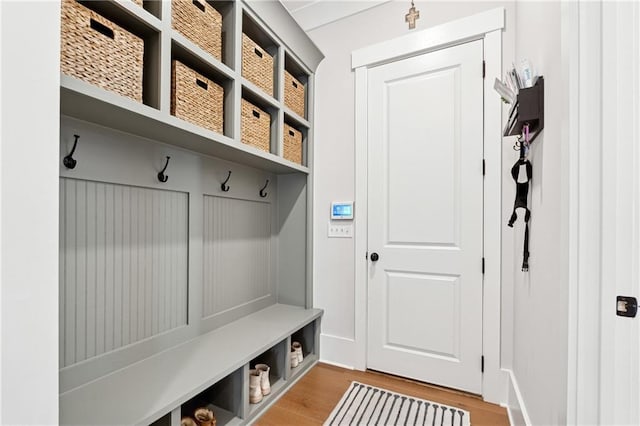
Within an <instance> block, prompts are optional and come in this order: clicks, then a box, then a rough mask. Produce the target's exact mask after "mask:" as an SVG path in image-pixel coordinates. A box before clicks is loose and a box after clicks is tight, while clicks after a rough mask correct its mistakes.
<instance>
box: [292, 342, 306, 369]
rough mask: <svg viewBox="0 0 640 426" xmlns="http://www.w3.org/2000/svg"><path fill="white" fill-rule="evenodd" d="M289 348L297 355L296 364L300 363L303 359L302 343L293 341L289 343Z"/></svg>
mask: <svg viewBox="0 0 640 426" xmlns="http://www.w3.org/2000/svg"><path fill="white" fill-rule="evenodd" d="M291 349H293V350H294V351H295V352H296V355H297V356H298V364H300V363H302V360H303V359H304V357H303V355H302V345H301V344H300V343H298V342H293V343H292V344H291Z"/></svg>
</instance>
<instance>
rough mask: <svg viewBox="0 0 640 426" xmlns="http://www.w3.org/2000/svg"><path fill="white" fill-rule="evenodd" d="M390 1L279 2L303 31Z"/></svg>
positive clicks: (332, 0) (319, 0)
mask: <svg viewBox="0 0 640 426" xmlns="http://www.w3.org/2000/svg"><path fill="white" fill-rule="evenodd" d="M388 1H390V0H342V1H336V0H312V1H301V0H280V2H281V3H282V4H283V5H284V7H286V8H287V9H288V10H289V12H290V13H291V15H292V16H293V17H294V18H295V20H296V21H298V24H299V25H300V26H301V27H302V29H303V30H305V31H310V30H312V29H314V28H318V27H320V26H322V25H326V24H329V23H331V22H335V21H337V20H339V19H342V18H346V17H347V16H351V15H355V14H356V13H359V12H362V11H363V10H367V9H370V8H372V7H375V6H378V5H380V4H382V3H387V2H388Z"/></svg>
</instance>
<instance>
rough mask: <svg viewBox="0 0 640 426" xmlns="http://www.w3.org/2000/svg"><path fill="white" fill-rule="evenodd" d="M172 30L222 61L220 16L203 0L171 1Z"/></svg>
mask: <svg viewBox="0 0 640 426" xmlns="http://www.w3.org/2000/svg"><path fill="white" fill-rule="evenodd" d="M171 22H172V25H173V28H174V29H175V30H176V31H178V32H179V33H181V34H182V35H183V36H185V37H186V38H188V39H189V40H191V41H192V42H194V43H195V44H196V45H198V46H199V47H201V48H202V49H203V50H205V51H207V52H209V53H210V54H211V55H213V57H214V58H216V59H218V60H219V61H221V60H222V15H221V14H220V12H218V11H217V10H216V9H215V8H214V7H213V6H211V5H210V4H209V3H208V2H207V1H205V0H172V1H171Z"/></svg>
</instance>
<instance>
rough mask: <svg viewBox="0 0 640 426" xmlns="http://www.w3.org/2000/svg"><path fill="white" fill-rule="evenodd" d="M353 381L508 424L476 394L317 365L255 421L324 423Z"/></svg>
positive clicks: (476, 419) (480, 421)
mask: <svg viewBox="0 0 640 426" xmlns="http://www.w3.org/2000/svg"><path fill="white" fill-rule="evenodd" d="M352 381H357V382H360V383H366V384H370V385H373V386H378V387H382V388H385V389H388V390H390V391H395V392H399V393H403V394H406V395H411V396H416V397H419V398H423V399H428V400H430V401H434V402H439V403H442V404H445V405H453V406H456V407H460V408H462V409H465V410H468V411H469V412H470V413H471V424H472V425H473V426H477V425H492V426H501V425H509V419H508V417H507V411H506V410H505V409H504V408H502V407H500V406H498V405H494V404H489V403H486V402H483V401H482V399H480V398H479V397H477V396H474V395H469V394H466V393H463V392H458V391H454V390H450V389H444V388H439V387H436V386H431V385H427V384H424V383H419V382H414V381H411V380H407V379H402V378H398V377H394V376H389V375H386V374H382V373H376V372H372V371H366V372H363V371H353V370H346V369H343V368H338V367H334V366H331V365H327V364H318V365H316V366H315V367H313V369H311V370H310V371H309V373H308V374H307V375H306V376H304V377H303V378H302V379H300V381H299V382H298V383H296V384H295V385H294V386H293V387H292V388H291V390H289V392H287V393H286V394H285V395H284V396H282V398H280V400H279V401H278V402H277V403H276V404H275V405H273V407H271V408H270V409H269V410H267V412H266V413H265V414H264V415H263V416H262V417H260V418H259V419H258V421H257V422H256V424H257V425H260V426H285V425H321V424H322V423H324V421H325V420H326V418H327V417H328V416H329V414H331V411H333V408H334V407H335V405H336V404H337V403H338V401H340V398H342V394H343V393H344V392H345V391H346V390H347V388H348V387H349V385H350V384H351V382H352Z"/></svg>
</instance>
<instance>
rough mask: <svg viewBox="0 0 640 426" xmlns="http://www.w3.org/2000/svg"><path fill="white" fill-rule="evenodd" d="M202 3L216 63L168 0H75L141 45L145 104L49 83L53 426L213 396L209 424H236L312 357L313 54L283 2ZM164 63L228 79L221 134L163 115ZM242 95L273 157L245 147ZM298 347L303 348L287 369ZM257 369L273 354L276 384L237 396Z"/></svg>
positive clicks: (167, 83) (166, 93) (155, 411)
mask: <svg viewBox="0 0 640 426" xmlns="http://www.w3.org/2000/svg"><path fill="white" fill-rule="evenodd" d="M189 3H191V1H189ZM207 3H208V5H209V6H213V7H214V8H215V9H216V10H217V11H219V12H220V14H221V16H222V19H223V22H222V31H223V37H222V56H221V60H218V59H216V58H215V57H213V56H212V55H211V54H209V53H208V52H206V51H205V50H203V49H201V48H200V47H199V46H197V45H196V44H195V43H193V42H192V41H191V40H189V39H188V38H186V37H185V36H183V35H182V34H181V33H179V32H178V31H176V30H175V29H174V28H173V27H172V19H171V16H172V13H171V8H172V2H171V1H162V2H159V1H158V2H156V1H144V2H143V7H141V6H139V5H138V4H136V3H134V2H130V1H116V0H109V1H100V2H84V3H83V4H84V5H86V6H87V7H89V8H91V9H92V10H94V11H95V12H97V13H99V14H100V15H102V16H105V17H106V18H108V19H110V20H111V21H113V22H116V23H118V24H119V25H121V26H123V27H124V28H126V29H127V30H129V31H131V32H133V33H136V34H137V35H139V36H140V37H141V38H143V40H144V42H145V47H144V85H143V102H142V103H140V102H136V101H134V100H132V99H129V98H126V97H123V96H120V95H118V94H115V93H113V92H110V91H108V90H105V89H102V88H100V87H97V86H94V85H92V84H89V83H87V82H85V81H83V80H82V79H78V78H75V77H72V76H69V75H65V74H64V73H63V74H62V75H61V88H60V92H61V105H60V106H61V117H60V121H61V126H60V127H61V130H60V152H61V157H60V279H59V286H60V292H59V294H60V423H61V424H84V425H88V424H111V425H114V424H118V425H125V424H152V423H155V424H167V425H169V424H172V425H179V423H180V418H181V416H183V415H192V410H193V409H194V407H197V406H206V405H208V404H213V406H214V411H215V413H216V417H217V424H218V425H219V426H222V425H225V424H247V423H251V422H252V421H253V420H255V419H256V418H257V417H258V416H259V415H260V414H262V413H263V412H264V411H265V410H266V409H267V408H268V407H269V406H270V405H271V404H273V402H275V400H276V399H277V398H278V397H279V396H281V395H282V393H283V392H284V391H286V390H287V389H288V388H289V387H290V386H291V385H292V384H293V383H295V381H296V380H297V379H299V378H300V377H301V376H302V375H303V374H304V373H305V372H306V371H308V369H309V368H311V367H312V366H313V365H314V364H315V363H317V361H318V351H319V347H318V345H319V333H320V319H321V316H322V311H321V310H318V309H313V301H312V281H311V277H312V274H311V262H312V256H313V253H312V242H311V235H312V233H311V219H312V218H311V212H312V208H311V207H312V206H311V202H312V184H313V175H312V170H313V155H312V153H313V80H314V72H315V70H316V68H317V66H318V64H319V62H320V61H321V60H322V58H323V56H322V54H321V52H320V51H319V50H318V49H317V48H316V46H315V45H314V44H313V43H312V42H311V41H310V39H309V38H308V36H307V35H306V34H305V33H304V32H303V31H302V30H301V29H300V28H299V27H298V26H297V24H296V23H295V21H293V19H292V18H291V16H290V15H289V13H288V12H287V11H286V9H284V7H283V6H282V5H281V4H280V2H275V1H274V2H261V1H237V2H236V1H209V2H207ZM243 32H245V33H247V34H249V35H251V36H252V38H253V39H254V40H255V41H256V42H259V43H261V44H262V45H263V47H264V49H265V51H268V52H269V53H270V54H271V55H273V57H274V95H273V96H271V95H269V94H267V93H265V92H264V91H262V90H261V89H260V88H259V87H258V86H257V85H255V84H253V83H252V82H250V81H249V80H248V79H246V78H245V77H243V73H242V66H241V64H242V33H243ZM174 59H179V60H180V61H181V62H183V63H186V64H188V65H189V66H190V67H193V68H194V69H196V70H197V71H198V72H199V73H201V74H203V75H206V76H207V77H209V78H211V79H212V80H216V81H217V82H218V83H219V84H220V85H221V86H222V87H223V88H224V130H223V132H222V133H217V132H214V131H211V130H207V129H205V128H203V127H199V126H197V125H194V124H191V123H189V122H187V121H184V120H181V119H179V118H177V117H175V116H173V115H171V111H170V109H171V79H172V76H171V73H172V65H171V64H172V60H174ZM285 70H286V71H287V72H289V73H290V74H293V75H294V76H295V77H296V79H297V81H298V83H299V84H300V83H301V84H304V86H305V90H306V105H305V107H306V109H305V115H306V116H305V117H302V116H299V115H298V114H297V113H295V112H293V110H292V109H290V108H289V107H288V106H287V105H285V101H284V90H285V87H284V85H285V77H284V75H285ZM242 99H246V100H249V101H250V102H251V103H253V104H254V105H255V106H257V107H259V108H260V109H261V110H263V111H266V112H268V113H269V115H270V128H269V131H270V149H269V152H265V151H261V150H258V149H256V148H254V147H252V146H250V145H247V144H244V143H242V139H241V131H242V127H241V104H242ZM285 124H287V125H289V126H292V127H294V128H295V129H297V130H298V131H299V132H300V133H301V134H302V137H303V140H302V162H301V164H298V163H295V162H292V161H289V160H287V159H285V158H284V147H283V139H284V138H283V136H284V135H283V133H284V128H285V127H284V126H285ZM76 142H77V145H76V148H75V151H74V152H73V159H74V160H75V167H74V168H67V167H66V166H65V165H63V163H64V161H63V159H64V157H65V156H67V155H68V154H70V153H71V151H72V149H73V146H74V144H75V143H76ZM167 157H169V159H168V160H167ZM167 161H168V164H167ZM68 163H69V162H67V164H68ZM165 165H166V169H165V170H164V172H163V175H164V176H165V177H167V179H166V182H162V181H161V180H160V179H159V176H158V174H159V172H161V171H162V170H163V168H164V167H165ZM225 181H226V183H225ZM223 183H225V189H227V190H226V191H225V190H224V189H223V185H222V184H223ZM292 341H298V342H301V343H302V344H303V350H304V354H305V358H304V362H303V363H302V364H301V365H300V366H298V367H295V368H292V366H291V363H290V356H289V352H290V350H291V349H290V348H291V342H292ZM257 362H266V363H268V364H270V366H271V382H272V389H273V391H272V393H271V395H269V396H267V397H265V399H264V400H263V401H262V402H261V403H259V404H249V399H248V392H249V385H248V383H249V368H251V367H253V366H254V364H255V363H257ZM190 410H191V414H190V413H189V411H190Z"/></svg>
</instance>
